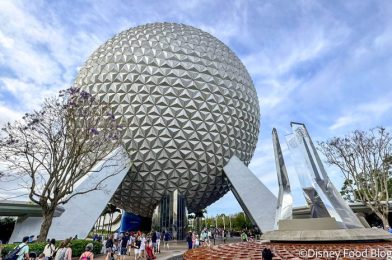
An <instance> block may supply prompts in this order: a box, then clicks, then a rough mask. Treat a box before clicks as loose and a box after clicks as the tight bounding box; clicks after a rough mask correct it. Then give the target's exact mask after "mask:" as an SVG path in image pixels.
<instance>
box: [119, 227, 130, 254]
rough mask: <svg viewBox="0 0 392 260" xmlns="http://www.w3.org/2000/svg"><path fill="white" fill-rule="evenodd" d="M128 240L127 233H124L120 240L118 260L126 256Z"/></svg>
mask: <svg viewBox="0 0 392 260" xmlns="http://www.w3.org/2000/svg"><path fill="white" fill-rule="evenodd" d="M128 240H129V233H128V232H126V233H125V235H124V236H123V237H122V238H121V251H120V253H121V257H120V260H124V258H125V255H126V254H127V246H128Z"/></svg>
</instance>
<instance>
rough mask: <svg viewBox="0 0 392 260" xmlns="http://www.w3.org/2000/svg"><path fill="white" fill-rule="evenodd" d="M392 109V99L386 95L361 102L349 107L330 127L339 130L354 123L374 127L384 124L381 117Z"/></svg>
mask: <svg viewBox="0 0 392 260" xmlns="http://www.w3.org/2000/svg"><path fill="white" fill-rule="evenodd" d="M387 96H388V95H387ZM391 109H392V99H391V98H385V97H383V98H381V99H377V100H374V101H372V102H366V103H363V104H359V105H358V106H357V107H356V108H354V109H352V108H351V109H348V110H349V111H348V112H346V113H345V114H343V115H342V116H340V117H338V119H337V120H336V121H335V122H334V123H333V124H332V125H331V126H330V127H329V129H330V130H337V129H340V128H344V127H349V126H353V125H356V126H361V125H367V126H369V125H371V126H373V127H374V126H377V125H382V124H383V122H380V118H382V117H383V116H384V115H386V114H390V111H391Z"/></svg>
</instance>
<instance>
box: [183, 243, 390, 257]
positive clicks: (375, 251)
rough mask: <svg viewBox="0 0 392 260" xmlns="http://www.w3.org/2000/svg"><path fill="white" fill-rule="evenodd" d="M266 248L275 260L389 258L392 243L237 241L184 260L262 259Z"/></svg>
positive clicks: (190, 254) (193, 253)
mask: <svg viewBox="0 0 392 260" xmlns="http://www.w3.org/2000/svg"><path fill="white" fill-rule="evenodd" d="M266 247H269V248H270V249H271V251H272V252H273V253H274V255H275V256H274V258H273V259H274V260H283V259H320V260H321V259H325V260H327V259H377V260H379V259H387V258H388V255H389V256H390V257H389V258H388V259H392V242H374V243H323V244H316V243H267V242H264V243H263V242H238V243H230V244H221V245H216V246H211V247H210V248H208V247H202V248H197V249H192V250H189V251H187V252H186V253H185V254H184V259H186V260H208V259H262V256H261V251H262V250H263V249H264V248H266ZM337 254H339V258H337Z"/></svg>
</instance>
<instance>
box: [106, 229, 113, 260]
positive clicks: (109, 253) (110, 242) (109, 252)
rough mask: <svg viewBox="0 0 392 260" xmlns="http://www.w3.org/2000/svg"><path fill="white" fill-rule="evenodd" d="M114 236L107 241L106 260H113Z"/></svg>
mask: <svg viewBox="0 0 392 260" xmlns="http://www.w3.org/2000/svg"><path fill="white" fill-rule="evenodd" d="M113 246H114V243H113V235H111V236H110V237H109V238H108V240H106V243H105V249H106V258H105V260H111V258H112V254H113Z"/></svg>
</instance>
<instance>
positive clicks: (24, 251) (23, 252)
mask: <svg viewBox="0 0 392 260" xmlns="http://www.w3.org/2000/svg"><path fill="white" fill-rule="evenodd" d="M28 243H29V237H28V236H26V237H24V238H23V239H22V243H21V244H19V245H18V248H19V252H18V253H17V256H18V258H17V259H16V260H23V259H24V260H29V259H30V257H29V246H28Z"/></svg>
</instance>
